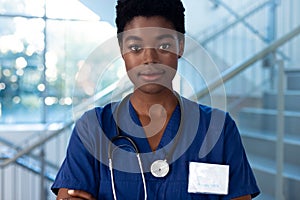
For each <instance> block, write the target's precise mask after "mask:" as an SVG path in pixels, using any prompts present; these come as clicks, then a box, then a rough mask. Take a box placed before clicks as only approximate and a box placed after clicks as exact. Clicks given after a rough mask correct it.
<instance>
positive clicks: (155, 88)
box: [136, 84, 172, 94]
mask: <svg viewBox="0 0 300 200" xmlns="http://www.w3.org/2000/svg"><path fill="white" fill-rule="evenodd" d="M136 90H139V91H141V92H143V93H146V94H159V93H161V92H163V91H165V90H172V88H166V87H164V86H162V85H158V84H147V85H143V86H141V87H139V88H136Z"/></svg>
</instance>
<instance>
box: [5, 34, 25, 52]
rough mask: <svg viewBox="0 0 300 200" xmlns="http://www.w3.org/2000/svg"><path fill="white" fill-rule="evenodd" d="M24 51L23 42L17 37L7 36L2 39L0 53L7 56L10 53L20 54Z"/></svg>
mask: <svg viewBox="0 0 300 200" xmlns="http://www.w3.org/2000/svg"><path fill="white" fill-rule="evenodd" d="M23 50H24V45H23V42H22V41H21V40H20V38H18V37H17V36H15V35H5V36H2V37H0V51H1V52H2V53H3V54H5V53H7V52H8V51H12V52H13V53H20V52H22V51H23Z"/></svg>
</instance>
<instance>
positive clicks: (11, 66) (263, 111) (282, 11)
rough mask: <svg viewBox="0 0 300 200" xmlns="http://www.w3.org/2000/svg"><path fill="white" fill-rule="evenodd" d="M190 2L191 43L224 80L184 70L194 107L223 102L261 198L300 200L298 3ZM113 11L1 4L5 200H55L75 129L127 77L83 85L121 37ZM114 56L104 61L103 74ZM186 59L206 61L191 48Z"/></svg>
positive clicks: (23, 0) (88, 1) (26, 1)
mask: <svg viewBox="0 0 300 200" xmlns="http://www.w3.org/2000/svg"><path fill="white" fill-rule="evenodd" d="M183 3H184V5H185V8H186V30H187V36H188V37H190V38H192V39H193V40H194V41H196V42H197V43H198V44H200V45H201V46H203V47H204V49H205V50H206V52H207V53H208V54H209V56H210V57H211V58H212V60H213V61H214V62H215V64H216V66H217V67H218V71H219V75H218V76H213V74H209V73H210V72H209V71H210V70H209V69H207V71H208V72H207V74H208V75H211V76H212V78H211V80H210V81H204V80H203V78H202V77H201V76H195V73H190V72H189V71H186V72H185V71H184V70H185V69H186V68H185V67H184V66H188V65H189V64H190V63H189V62H188V61H189V60H185V59H182V60H181V61H180V62H181V63H180V66H181V68H180V69H179V71H180V72H181V73H182V74H185V77H184V78H185V79H187V80H190V81H191V82H193V83H196V86H195V87H194V92H196V96H197V101H199V102H200V103H203V104H208V105H211V103H212V98H211V97H212V96H214V97H217V98H215V99H220V101H221V100H222V102H216V104H214V105H216V106H217V107H218V105H222V106H220V108H222V109H224V108H225V109H226V110H227V111H228V112H230V113H231V115H232V116H233V118H234V119H235V120H236V122H237V124H238V127H239V129H240V132H241V135H242V139H243V143H244V145H245V149H246V153H247V155H248V159H249V161H250V164H251V166H252V167H253V170H254V172H255V175H256V178H257V181H258V184H259V186H260V188H261V192H262V194H261V195H260V196H259V197H257V199H261V200H273V199H276V200H284V199H286V200H294V199H298V198H299V195H300V159H299V152H300V103H299V102H300V56H299V55H300V20H299V19H300V12H299V8H300V1H299V0H284V1H283V0H256V1H251V0H242V1H239V0H230V1H229V0H201V1H199V0H183ZM115 4H116V1H115V0H109V1H107V0H97V1H96V0H64V1H60V0H0V199H1V200H19V199H20V200H21V199H22V200H23V199H32V200H35V199H36V200H46V199H47V200H48V199H49V200H50V199H55V196H54V195H53V194H52V193H51V191H50V185H51V183H52V182H53V180H54V178H55V175H56V173H57V170H58V168H59V166H60V164H61V162H62V160H63V158H64V156H65V151H66V147H67V144H68V139H69V136H70V134H71V130H72V127H73V125H74V120H76V119H77V117H78V116H80V114H81V113H82V112H84V111H85V110H87V109H89V108H91V107H93V106H95V105H103V104H106V103H107V102H109V99H110V98H109V97H110V95H111V94H112V93H113V91H114V90H115V89H116V87H117V82H118V79H120V78H121V77H122V76H124V73H125V72H124V69H123V68H122V66H123V63H122V62H121V61H120V62H119V61H115V62H114V63H113V64H112V66H111V67H109V68H108V69H107V70H106V71H105V76H103V77H102V78H101V83H100V85H97V87H95V85H92V84H91V83H90V82H89V80H88V79H85V80H80V81H78V79H77V78H78V76H79V75H78V73H79V72H80V69H81V68H82V67H83V66H84V63H85V60H86V59H87V58H88V57H89V56H90V55H91V54H92V53H93V52H94V50H95V48H97V47H98V46H99V45H101V44H102V43H103V42H105V41H107V40H108V39H109V38H111V37H112V36H114V35H115V34H116V28H115V24H114V18H115V10H114V8H115ZM108 54H109V52H106V54H105V53H104V54H100V55H99V57H98V58H97V61H98V62H100V64H99V65H101V60H102V59H103V60H105V58H107V56H108ZM185 57H186V58H189V59H192V60H193V59H194V60H196V61H197V59H199V57H197V54H195V55H193V49H188V51H186V52H185ZM198 62H199V61H198ZM200 62H201V61H200ZM91 73H92V72H91ZM177 81H178V82H179V84H177V85H178V90H179V92H180V93H181V94H185V95H186V96H188V95H189V94H190V91H185V90H187V88H186V87H185V86H184V84H180V83H181V82H184V80H183V78H181V79H180V78H179V79H178V80H177ZM131 89H132V88H131V87H130V86H129V87H128V88H127V89H126V91H124V93H126V92H129V91H130V90H131ZM224 89H225V92H226V95H225V96H224ZM124 93H120V94H115V95H120V98H121V96H122V95H124ZM218 97H220V98H218ZM224 104H225V106H224Z"/></svg>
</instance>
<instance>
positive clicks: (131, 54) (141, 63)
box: [120, 16, 184, 93]
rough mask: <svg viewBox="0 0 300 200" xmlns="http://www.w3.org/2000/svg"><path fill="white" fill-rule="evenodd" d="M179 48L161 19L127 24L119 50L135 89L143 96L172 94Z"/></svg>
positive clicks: (174, 35) (175, 34)
mask: <svg viewBox="0 0 300 200" xmlns="http://www.w3.org/2000/svg"><path fill="white" fill-rule="evenodd" d="M180 38H183V37H180ZM183 46H184V41H183V39H181V40H180V39H179V33H178V32H176V31H175V30H174V28H173V24H172V23H171V22H170V21H168V20H166V19H165V18H163V17H160V16H155V17H142V16H138V17H135V18H133V19H132V20H131V21H130V22H129V23H127V24H126V26H125V28H124V33H123V34H122V39H121V45H120V47H121V52H122V57H123V59H124V61H125V65H126V70H127V74H128V76H129V78H130V79H131V81H132V82H133V84H134V86H135V89H136V90H139V91H142V92H145V93H158V92H162V91H163V90H166V89H168V90H172V80H173V78H174V76H175V74H176V70H177V65H178V59H179V58H180V57H181V55H182V53H183Z"/></svg>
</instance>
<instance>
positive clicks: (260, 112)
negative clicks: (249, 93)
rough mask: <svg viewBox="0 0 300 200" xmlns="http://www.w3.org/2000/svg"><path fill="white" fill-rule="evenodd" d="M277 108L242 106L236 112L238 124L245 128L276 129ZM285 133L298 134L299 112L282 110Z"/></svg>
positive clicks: (259, 130) (272, 130)
mask: <svg viewBox="0 0 300 200" xmlns="http://www.w3.org/2000/svg"><path fill="white" fill-rule="evenodd" d="M277 113H278V112H277V110H273V109H261V108H243V109H242V110H241V111H240V112H239V113H238V125H239V127H242V128H244V129H246V130H252V131H254V132H255V131H257V132H273V133H276V129H277ZM284 116H285V135H294V136H300V132H299V130H300V112H297V111H284Z"/></svg>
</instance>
